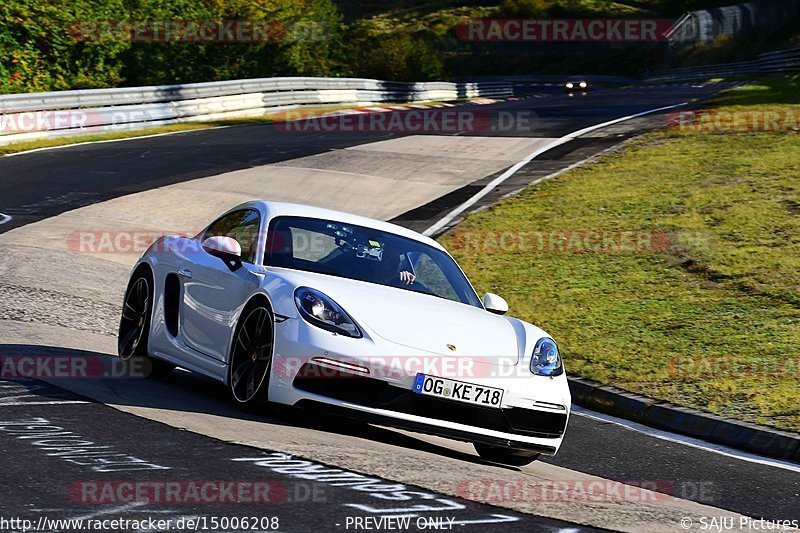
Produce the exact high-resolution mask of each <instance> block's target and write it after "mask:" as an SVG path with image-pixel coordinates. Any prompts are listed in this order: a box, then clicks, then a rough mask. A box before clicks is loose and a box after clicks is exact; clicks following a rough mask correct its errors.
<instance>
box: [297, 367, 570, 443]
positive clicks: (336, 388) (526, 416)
mask: <svg viewBox="0 0 800 533" xmlns="http://www.w3.org/2000/svg"><path fill="white" fill-rule="evenodd" d="M293 385H294V387H296V388H298V389H300V390H303V391H306V392H310V393H312V394H319V395H320V396H326V397H328V398H333V399H335V400H340V401H345V402H350V403H355V404H358V405H363V406H365V407H373V408H380V409H387V410H390V411H396V412H398V413H405V414H409V415H416V416H424V417H426V418H434V419H436V420H444V421H447V422H453V423H456V424H464V425H468V426H473V427H479V428H483V429H489V430H493V431H501V432H503V433H514V434H518V435H525V436H529V437H542V438H556V437H560V436H561V435H563V434H564V429H565V428H566V425H567V415H566V413H551V412H548V411H532V410H529V409H521V408H518V407H511V408H507V409H493V408H490V407H481V406H479V405H471V404H468V403H463V402H457V401H453V400H447V399H444V398H434V397H431V396H423V395H421V394H415V393H413V392H411V391H410V390H407V389H401V388H399V387H394V386H392V385H389V384H388V383H386V382H384V381H380V380H377V379H372V378H368V377H364V376H359V375H354V374H350V373H348V372H344V371H336V372H335V373H332V372H331V371H330V370H327V369H326V370H324V371H323V372H320V371H319V367H318V366H317V365H315V364H313V363H306V364H305V365H303V367H302V368H301V369H300V372H298V373H297V377H295V379H294V383H293Z"/></svg>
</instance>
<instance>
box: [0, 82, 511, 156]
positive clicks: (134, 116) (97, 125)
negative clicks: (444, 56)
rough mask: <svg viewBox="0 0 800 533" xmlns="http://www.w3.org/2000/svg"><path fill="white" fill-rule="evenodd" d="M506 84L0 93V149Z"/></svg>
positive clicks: (493, 91) (233, 85) (500, 93)
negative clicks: (62, 137) (30, 142)
mask: <svg viewBox="0 0 800 533" xmlns="http://www.w3.org/2000/svg"><path fill="white" fill-rule="evenodd" d="M512 95H513V87H512V84H511V83H508V82H480V83H450V82H419V83H404V82H390V81H381V80H371V79H361V78H261V79H251V80H233V81H222V82H208V83H191V84H185V85H167V86H152V87H130V88H127V87H125V88H116V89H94V90H79V91H61V92H46V93H30V94H9V95H0V144H8V143H11V142H19V141H25V140H33V139H40V138H45V137H53V136H60V135H75V134H80V133H96V132H108V131H121V130H127V129H135V128H141V127H145V126H156V125H165V124H174V123H178V122H189V121H201V120H218V119H223V118H240V117H248V116H259V115H263V114H264V113H266V112H267V111H269V110H279V109H292V108H296V107H301V106H315V105H316V106H320V105H369V104H376V103H407V102H420V101H431V100H442V101H446V100H457V99H460V98H476V97H490V98H504V97H508V96H512Z"/></svg>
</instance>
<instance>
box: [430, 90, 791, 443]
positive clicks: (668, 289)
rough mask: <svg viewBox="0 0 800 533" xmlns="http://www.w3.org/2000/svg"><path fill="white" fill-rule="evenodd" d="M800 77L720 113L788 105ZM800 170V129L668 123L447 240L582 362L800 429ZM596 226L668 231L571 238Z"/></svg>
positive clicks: (515, 310)
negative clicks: (600, 241) (710, 128)
mask: <svg viewBox="0 0 800 533" xmlns="http://www.w3.org/2000/svg"><path fill="white" fill-rule="evenodd" d="M787 83H789V84H790V83H795V82H794V81H792V80H791V79H782V80H763V81H762V82H759V84H758V85H754V86H751V87H749V88H740V89H737V90H734V91H730V92H728V93H726V94H724V95H722V96H721V97H720V98H719V99H718V101H717V103H716V104H715V105H717V106H718V107H717V108H716V111H726V110H732V109H733V110H735V109H740V108H743V107H745V106H753V105H755V106H761V107H760V108H763V109H766V110H777V111H780V112H785V108H786V106H785V105H782V104H783V102H784V100H786V95H787V94H788V93H787V92H786V87H787V85H786V84H787ZM759 86H764V87H767V88H766V89H757V88H756V87H759ZM769 102H773V103H772V104H770V103H769ZM774 102H777V104H775V103H774ZM723 103H735V104H736V106H735V107H733V108H731V107H725V106H722V104H723ZM799 176H800V134H798V133H797V132H771V131H756V132H749V133H726V134H719V133H713V132H705V131H696V130H691V129H690V130H686V131H680V130H669V131H663V132H657V133H653V134H648V135H645V136H643V137H640V138H638V139H636V140H635V141H633V142H631V143H629V144H628V145H627V146H626V147H625V148H624V149H623V150H621V151H620V152H618V153H615V154H610V155H607V156H604V157H602V158H601V159H599V160H598V161H597V162H596V163H594V164H591V165H587V166H584V167H581V168H578V169H575V170H573V171H570V172H568V173H565V174H563V175H561V176H559V177H558V178H556V179H553V180H552V181H549V182H545V183H542V184H540V185H537V186H534V187H530V188H528V189H526V190H525V191H524V192H523V193H521V194H520V195H518V196H516V197H513V198H510V199H508V200H506V201H504V202H501V203H500V204H498V205H496V206H494V207H493V208H491V209H488V210H485V211H482V212H479V213H476V214H473V215H470V216H468V217H467V219H466V220H465V221H464V223H463V224H461V225H460V226H458V227H457V228H456V229H455V230H454V231H452V232H451V233H449V234H447V235H445V236H444V237H443V238H442V242H443V244H445V245H446V246H448V247H451V248H452V249H453V252H454V255H455V256H456V258H457V259H458V261H459V262H460V263H461V265H462V266H463V268H464V269H465V270H466V272H467V273H468V274H469V276H470V278H471V279H472V280H473V282H474V283H475V285H476V287H477V288H479V289H480V290H482V291H483V290H485V291H491V292H497V293H499V294H501V295H503V296H505V297H506V298H507V299H508V301H509V304H510V306H511V313H512V314H513V315H515V316H519V317H520V318H523V319H525V320H529V321H531V322H533V323H535V324H538V325H540V326H542V327H543V328H544V329H545V330H547V331H548V332H549V333H550V334H551V335H553V336H554V338H555V339H556V340H557V341H558V342H559V344H560V346H561V347H562V350H563V352H564V355H565V360H566V365H567V369H568V371H569V372H570V373H572V374H574V375H579V376H583V377H587V378H590V379H594V380H597V381H600V382H603V383H608V384H613V385H616V386H619V387H622V388H624V389H627V390H630V391H633V392H638V393H642V394H645V395H647V396H651V397H654V398H658V399H662V400H667V401H670V402H673V403H677V404H680V405H685V406H691V407H696V408H700V409H703V410H706V411H710V412H713V413H718V414H721V415H725V416H730V417H734V418H738V419H742V420H748V421H752V422H757V423H762V424H768V425H773V426H776V427H780V428H783V429H788V430H793V431H798V430H800V386H798V382H800V177H799ZM586 230H592V231H595V232H601V234H602V235H608V236H612V237H618V236H620V235H625V234H626V233H625V232H633V233H632V234H633V235H634V236H642V235H644V236H654V237H653V240H652V245H651V246H643V247H638V246H633V247H632V248H631V249H628V250H627V251H626V250H625V249H619V248H620V247H619V246H616V247H615V246H613V245H612V246H609V247H606V248H602V247H601V248H600V249H598V250H596V251H593V252H592V251H588V250H589V249H591V246H587V243H586V241H584V242H583V243H582V242H580V240H579V241H576V242H574V243H572V245H571V244H570V243H571V241H570V239H573V238H580V237H575V235H578V236H582V235H584V234H583V233H580V232H583V231H586ZM502 232H509V233H508V234H507V235H511V236H512V237H511V239H510V240H508V241H506V246H505V247H504V246H502V245H499V244H498V243H502V242H503V241H500V240H498V239H497V238H496V237H497V236H498V235H499V234H502ZM575 232H578V233H575ZM515 235H523V236H528V241H526V242H528V245H527V246H523V245H520V244H519V239H515V238H514V236H515ZM550 235H555V236H556V237H555V239H556V240H554V238H547V236H550ZM542 236H544V237H545V239H544V241H537V240H536V237H540V238H541V237H542ZM559 236H560V237H559ZM661 236H665V237H664V238H662V237H661ZM558 238H563V239H565V240H563V241H562V242H560V243H559V241H558ZM637 238H638V237H637ZM634 241H636V238H634ZM542 242H543V244H541V243H542ZM636 242H638V241H636ZM646 242H647V241H645V243H646ZM465 243H470V246H467V245H466V244H465ZM530 243H534V244H533V245H531V244H530Z"/></svg>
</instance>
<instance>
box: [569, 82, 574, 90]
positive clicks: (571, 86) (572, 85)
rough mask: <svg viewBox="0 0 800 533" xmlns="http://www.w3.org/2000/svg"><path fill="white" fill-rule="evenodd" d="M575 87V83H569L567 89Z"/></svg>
mask: <svg viewBox="0 0 800 533" xmlns="http://www.w3.org/2000/svg"><path fill="white" fill-rule="evenodd" d="M573 87H575V85H574V84H573V83H571V82H570V83H567V89H572V88H573Z"/></svg>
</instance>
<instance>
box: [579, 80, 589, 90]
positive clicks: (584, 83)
mask: <svg viewBox="0 0 800 533" xmlns="http://www.w3.org/2000/svg"><path fill="white" fill-rule="evenodd" d="M580 86H581V89H585V88H586V87H588V85H587V84H586V82H585V81H582V82H581V83H580Z"/></svg>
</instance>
